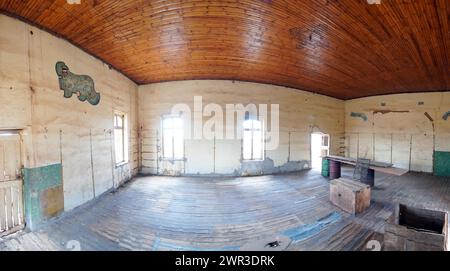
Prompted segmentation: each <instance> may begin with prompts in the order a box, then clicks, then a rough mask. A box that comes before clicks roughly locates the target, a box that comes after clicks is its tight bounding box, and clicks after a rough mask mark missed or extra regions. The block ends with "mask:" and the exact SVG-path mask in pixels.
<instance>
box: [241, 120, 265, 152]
mask: <svg viewBox="0 0 450 271" xmlns="http://www.w3.org/2000/svg"><path fill="white" fill-rule="evenodd" d="M242 144H243V149H242V152H243V153H242V154H243V155H242V156H243V158H244V160H263V159H264V158H263V156H264V129H263V123H262V122H261V121H259V120H252V119H248V120H245V121H244V134H243V140H242Z"/></svg>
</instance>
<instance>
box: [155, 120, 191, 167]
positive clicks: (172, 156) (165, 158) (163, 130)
mask: <svg viewBox="0 0 450 271" xmlns="http://www.w3.org/2000/svg"><path fill="white" fill-rule="evenodd" d="M167 119H180V120H181V121H182V128H181V129H180V130H181V132H182V150H181V152H182V155H181V157H175V145H176V144H175V137H174V136H173V135H172V143H171V145H172V155H171V156H170V157H168V156H167V157H166V156H165V150H164V149H165V147H164V146H165V128H164V121H165V120H167ZM160 123H161V124H160V125H161V156H160V160H162V161H185V160H186V157H185V155H186V153H185V142H184V119H183V117H182V115H163V116H161V122H160ZM171 129H172V131H173V130H177V129H175V128H173V127H172V128H171Z"/></svg>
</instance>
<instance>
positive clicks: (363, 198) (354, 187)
mask: <svg viewBox="0 0 450 271" xmlns="http://www.w3.org/2000/svg"><path fill="white" fill-rule="evenodd" d="M330 201H331V202H332V203H333V204H334V205H336V206H338V207H339V208H341V209H343V210H344V211H346V212H348V213H351V214H359V213H361V212H363V211H364V210H366V209H367V208H369V206H370V186H369V185H366V184H363V183H360V182H357V181H353V180H349V179H344V178H339V179H335V180H332V181H330Z"/></svg>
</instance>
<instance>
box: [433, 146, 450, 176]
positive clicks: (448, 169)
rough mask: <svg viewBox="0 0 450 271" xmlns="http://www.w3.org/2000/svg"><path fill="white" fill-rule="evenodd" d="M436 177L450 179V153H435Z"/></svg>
mask: <svg viewBox="0 0 450 271" xmlns="http://www.w3.org/2000/svg"><path fill="white" fill-rule="evenodd" d="M434 175H436V176H442V177H450V152H444V151H435V152H434Z"/></svg>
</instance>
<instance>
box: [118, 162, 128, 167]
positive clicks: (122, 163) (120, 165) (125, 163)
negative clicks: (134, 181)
mask: <svg viewBox="0 0 450 271" xmlns="http://www.w3.org/2000/svg"><path fill="white" fill-rule="evenodd" d="M125 165H128V162H120V163H117V164H116V168H118V167H123V166H125Z"/></svg>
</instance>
